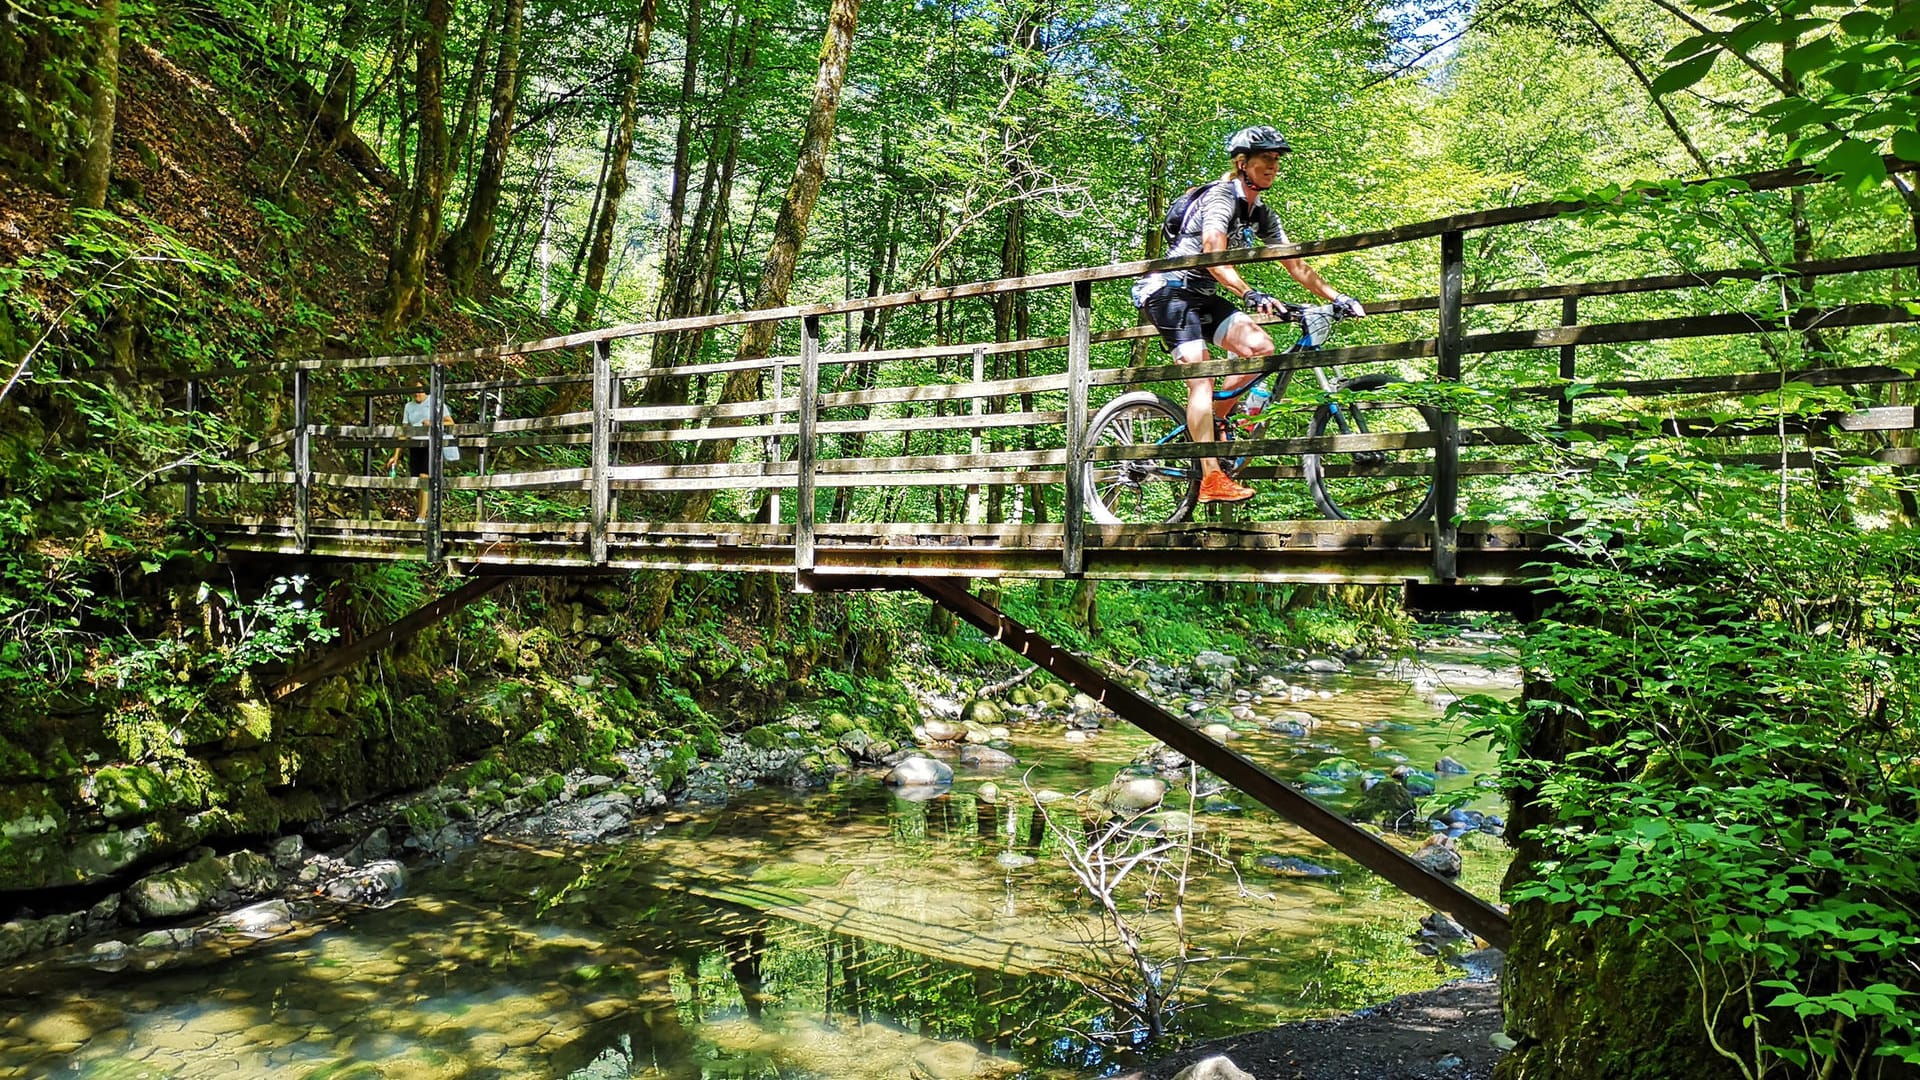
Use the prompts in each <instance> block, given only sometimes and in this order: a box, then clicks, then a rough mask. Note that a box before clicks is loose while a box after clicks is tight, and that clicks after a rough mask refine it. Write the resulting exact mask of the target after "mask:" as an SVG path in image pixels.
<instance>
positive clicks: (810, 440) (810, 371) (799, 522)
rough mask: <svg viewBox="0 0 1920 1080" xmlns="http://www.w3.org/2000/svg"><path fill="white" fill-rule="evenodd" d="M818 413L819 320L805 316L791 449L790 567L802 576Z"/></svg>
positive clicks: (807, 560)
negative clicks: (795, 478)
mask: <svg viewBox="0 0 1920 1080" xmlns="http://www.w3.org/2000/svg"><path fill="white" fill-rule="evenodd" d="M819 412H820V316H818V315H808V316H807V317H805V318H803V319H801V320H800V437H799V440H798V441H799V445H798V446H796V447H795V448H794V463H795V465H796V466H797V471H798V473H799V479H798V481H797V483H796V484H795V488H794V493H793V498H794V508H793V513H794V519H793V522H794V523H793V566H794V570H795V571H796V572H798V573H802V574H807V573H811V572H812V571H813V480H814V476H813V459H814V455H815V453H816V452H817V451H818V450H819V434H818V432H817V431H816V427H817V425H818V423H819V417H818V415H817V414H818V413H819Z"/></svg>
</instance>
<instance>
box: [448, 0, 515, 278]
mask: <svg viewBox="0 0 1920 1080" xmlns="http://www.w3.org/2000/svg"><path fill="white" fill-rule="evenodd" d="M526 6H527V5H526V0H505V8H504V10H503V11H502V13H501V25H500V51H499V55H498V56H497V57H495V59H494V62H493V95H492V98H491V102H490V105H489V107H488V110H487V135H486V145H485V148H484V149H483V150H482V151H481V153H480V166H479V168H478V169H477V170H476V171H475V173H474V176H473V182H472V184H471V185H470V186H469V190H470V191H471V192H472V194H471V195H470V196H469V197H468V199H467V212H466V216H465V218H464V219H463V220H462V221H461V222H460V227H459V228H458V229H455V230H454V233H453V236H452V237H451V238H450V239H449V240H448V242H447V249H446V267H447V279H448V281H449V282H450V283H451V284H452V286H453V290H454V292H456V293H458V294H460V295H462V296H471V295H473V291H474V282H475V278H476V277H477V276H478V275H479V272H480V267H481V265H482V264H483V263H484V262H485V260H486V253H487V245H488V244H489V243H491V242H492V240H493V230H494V217H495V215H496V214H497V213H498V212H499V209H500V194H501V186H502V183H503V182H504V180H505V178H506V170H507V147H508V146H509V145H510V144H511V142H512V139H513V117H514V111H515V108H516V106H517V105H518V104H519V100H520V34H521V24H522V22H523V21H524V19H525V14H526Z"/></svg>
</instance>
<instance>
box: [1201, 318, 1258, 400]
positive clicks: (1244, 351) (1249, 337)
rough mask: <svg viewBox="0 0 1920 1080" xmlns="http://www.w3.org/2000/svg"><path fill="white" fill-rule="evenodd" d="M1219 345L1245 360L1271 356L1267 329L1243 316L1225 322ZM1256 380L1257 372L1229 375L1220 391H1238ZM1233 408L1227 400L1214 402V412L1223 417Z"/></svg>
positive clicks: (1221, 385)
mask: <svg viewBox="0 0 1920 1080" xmlns="http://www.w3.org/2000/svg"><path fill="white" fill-rule="evenodd" d="M1220 345H1221V347H1222V348H1224V349H1226V350H1227V351H1228V352H1230V353H1232V354H1233V355H1235V356H1238V357H1240V358H1241V359H1245V360H1256V359H1259V358H1260V357H1262V356H1272V355H1273V338H1272V336H1271V335H1269V334H1268V333H1267V328H1266V327H1264V326H1261V325H1260V324H1259V323H1257V322H1254V321H1253V320H1252V319H1250V318H1248V317H1247V316H1245V315H1235V316H1234V317H1233V318H1231V319H1229V320H1227V325H1226V326H1225V327H1223V328H1222V329H1221V332H1220ZM1258 378H1260V372H1257V371H1256V372H1253V373H1251V374H1247V375H1229V376H1227V377H1226V378H1224V379H1222V380H1220V389H1222V390H1238V389H1240V388H1241V387H1243V386H1246V385H1248V384H1250V383H1252V382H1253V381H1255V380H1256V379H1258ZM1233 406H1234V402H1233V401H1232V400H1231V399H1228V400H1225V401H1220V402H1216V403H1215V405H1214V410H1215V411H1216V412H1218V413H1219V414H1220V415H1221V416H1225V415H1226V414H1227V412H1228V411H1229V410H1231V409H1232V408H1233Z"/></svg>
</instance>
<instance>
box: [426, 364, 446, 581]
mask: <svg viewBox="0 0 1920 1080" xmlns="http://www.w3.org/2000/svg"><path fill="white" fill-rule="evenodd" d="M446 385H447V380H446V373H445V372H443V371H442V370H441V368H440V365H439V364H434V365H433V366H431V367H429V368H428V369H427V561H428V562H439V561H440V559H441V558H442V556H443V555H444V554H445V551H444V549H443V548H442V546H441V543H440V480H441V478H442V477H443V476H444V475H445V473H446V453H445V452H444V450H443V449H442V448H441V445H440V441H441V438H442V436H443V433H444V432H445V430H446V429H445V428H444V427H443V426H442V425H441V423H440V420H441V418H442V417H444V416H446V415H447V391H446Z"/></svg>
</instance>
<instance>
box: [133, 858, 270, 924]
mask: <svg viewBox="0 0 1920 1080" xmlns="http://www.w3.org/2000/svg"><path fill="white" fill-rule="evenodd" d="M269 869H271V867H269ZM226 887H227V867H226V865H225V864H223V863H222V862H221V861H220V859H218V858H217V857H215V856H214V854H213V853H212V852H208V853H206V854H204V855H202V856H201V857H200V858H198V859H195V860H194V861H193V862H191V863H188V864H187V865H185V866H182V867H179V868H178V869H174V870H167V871H163V872H161V873H158V874H154V875H153V876H152V877H147V878H142V879H141V880H139V881H137V882H135V883H134V884H133V885H132V886H131V887H130V888H128V889H127V891H126V903H127V906H128V908H130V909H131V910H132V912H133V914H134V916H135V917H136V918H137V919H139V920H140V921H142V922H159V921H161V920H163V919H177V918H180V917H181V916H184V915H192V914H194V913H195V912H199V911H204V910H206V908H207V907H208V906H209V905H211V904H212V903H213V899H214V897H215V896H217V895H219V893H220V890H221V889H223V888H226Z"/></svg>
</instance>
